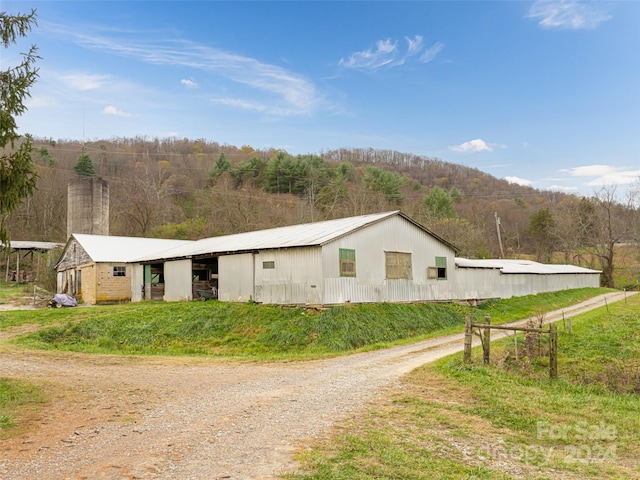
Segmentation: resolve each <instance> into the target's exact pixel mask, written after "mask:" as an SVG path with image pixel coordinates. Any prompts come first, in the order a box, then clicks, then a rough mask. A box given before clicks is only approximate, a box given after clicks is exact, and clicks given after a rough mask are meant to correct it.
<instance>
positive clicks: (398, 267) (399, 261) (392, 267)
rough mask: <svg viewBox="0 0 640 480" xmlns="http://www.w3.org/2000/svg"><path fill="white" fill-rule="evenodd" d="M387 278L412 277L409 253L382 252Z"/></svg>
mask: <svg viewBox="0 0 640 480" xmlns="http://www.w3.org/2000/svg"><path fill="white" fill-rule="evenodd" d="M384 255H385V268H386V271H387V278H389V279H396V278H405V279H409V280H411V279H413V272H412V269H411V254H410V253H404V252H384Z"/></svg>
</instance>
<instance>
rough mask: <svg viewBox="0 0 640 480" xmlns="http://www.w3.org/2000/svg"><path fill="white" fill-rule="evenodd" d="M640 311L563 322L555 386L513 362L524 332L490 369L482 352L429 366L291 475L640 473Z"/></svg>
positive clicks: (540, 370)
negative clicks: (569, 323)
mask: <svg viewBox="0 0 640 480" xmlns="http://www.w3.org/2000/svg"><path fill="white" fill-rule="evenodd" d="M638 312H640V295H635V296H633V297H629V299H628V300H627V301H626V302H618V303H615V304H612V305H609V307H608V308H601V309H598V310H594V311H592V312H589V313H586V314H583V315H580V316H576V317H574V318H573V319H572V323H573V334H569V333H568V332H567V331H566V329H565V328H564V327H563V325H562V324H560V326H559V360H558V370H559V379H557V380H555V381H550V380H549V378H548V375H547V370H546V367H545V364H546V361H545V360H543V359H540V361H539V362H538V361H531V359H524V360H523V359H520V360H519V361H517V362H516V361H514V360H513V351H510V350H511V349H512V348H513V337H512V338H510V339H507V340H503V341H501V342H498V344H497V345H496V347H497V348H495V349H494V350H493V352H492V362H493V364H492V365H491V366H488V367H485V366H483V365H480V364H479V362H480V361H481V360H480V357H481V355H480V353H479V352H474V363H473V364H471V365H465V364H463V363H462V356H461V354H460V355H453V356H451V357H448V358H445V359H442V360H441V361H438V362H437V363H435V364H434V365H430V366H427V367H424V368H421V369H418V370H416V371H414V372H413V373H412V374H410V375H409V376H407V377H406V379H405V383H404V385H403V388H401V389H398V390H396V391H395V392H393V393H391V394H389V395H388V396H387V397H386V398H385V399H384V400H382V401H381V402H379V403H378V404H376V406H375V407H373V408H372V409H371V410H370V411H369V412H366V413H364V414H362V415H361V416H359V417H357V418H354V419H352V420H351V421H350V422H348V423H345V424H343V425H341V426H340V427H338V428H336V429H335V431H334V434H333V436H332V437H331V438H329V439H326V440H324V441H320V442H319V443H318V444H316V445H315V446H314V447H313V449H311V450H310V451H308V452H306V453H304V454H302V455H301V460H302V461H303V467H304V468H303V470H302V472H304V473H299V474H296V475H290V476H289V477H288V478H291V479H297V480H303V479H304V480H311V479H313V480H323V479H331V480H336V479H374V478H375V479H399V478H402V479H461V478H464V479H516V478H517V479H523V478H524V479H558V478H562V479H581V480H582V479H584V478H599V479H623V478H624V479H632V478H640V460H639V459H640V444H638V438H640V415H638V412H639V411H640V314H639V313H638ZM475 343H476V344H477V341H476V342H475ZM521 352H522V350H521ZM507 353H509V355H507ZM494 354H495V357H494V356H493V355H494ZM509 359H511V360H509Z"/></svg>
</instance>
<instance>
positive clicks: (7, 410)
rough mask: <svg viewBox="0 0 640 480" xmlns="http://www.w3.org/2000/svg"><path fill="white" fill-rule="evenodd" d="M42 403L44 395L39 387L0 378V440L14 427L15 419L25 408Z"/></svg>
mask: <svg viewBox="0 0 640 480" xmlns="http://www.w3.org/2000/svg"><path fill="white" fill-rule="evenodd" d="M43 402H44V393H43V391H42V389H40V388H39V387H37V386H35V385H32V384H29V383H26V382H22V381H18V380H12V379H7V378H0V439H2V438H6V437H7V436H8V435H9V434H10V432H11V431H12V430H13V429H14V428H15V427H16V424H15V420H16V417H17V416H19V415H20V412H22V411H23V410H24V409H25V408H32V407H34V406H37V405H39V404H41V403H43Z"/></svg>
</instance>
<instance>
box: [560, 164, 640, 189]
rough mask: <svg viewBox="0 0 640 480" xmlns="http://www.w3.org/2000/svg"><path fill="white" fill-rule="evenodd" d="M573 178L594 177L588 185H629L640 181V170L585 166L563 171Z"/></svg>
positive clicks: (611, 166) (607, 166) (610, 166)
mask: <svg viewBox="0 0 640 480" xmlns="http://www.w3.org/2000/svg"><path fill="white" fill-rule="evenodd" d="M561 171H562V172H565V173H568V174H569V175H571V176H572V177H592V179H591V180H589V181H588V182H587V183H586V185H589V186H602V185H628V184H631V183H633V182H635V181H637V180H638V177H640V170H633V169H630V168H625V167H616V166H613V165H583V166H580V167H575V168H569V169H564V170H561Z"/></svg>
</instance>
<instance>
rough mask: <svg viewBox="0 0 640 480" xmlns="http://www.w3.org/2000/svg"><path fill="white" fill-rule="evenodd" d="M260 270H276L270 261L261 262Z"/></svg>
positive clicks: (274, 263) (273, 263) (273, 261)
mask: <svg viewBox="0 0 640 480" xmlns="http://www.w3.org/2000/svg"><path fill="white" fill-rule="evenodd" d="M262 268H263V269H264V270H269V269H273V268H276V262H275V260H271V261H268V262H262Z"/></svg>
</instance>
